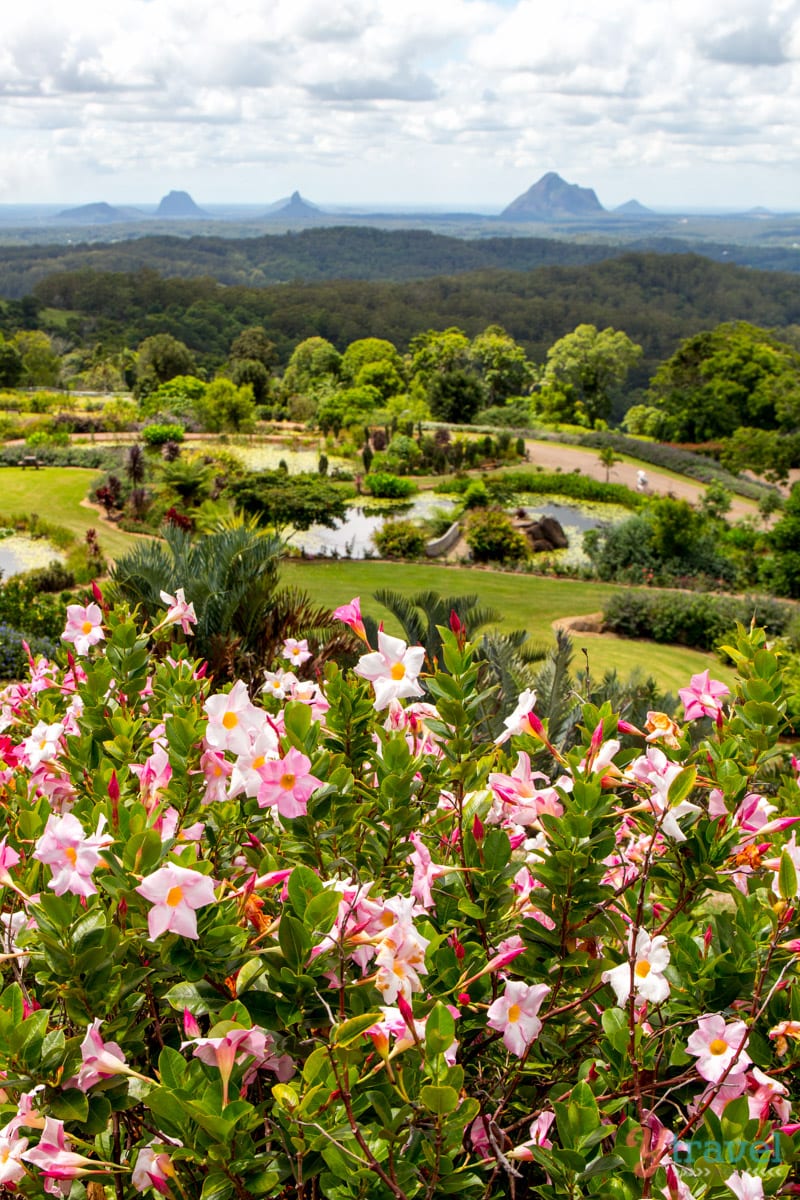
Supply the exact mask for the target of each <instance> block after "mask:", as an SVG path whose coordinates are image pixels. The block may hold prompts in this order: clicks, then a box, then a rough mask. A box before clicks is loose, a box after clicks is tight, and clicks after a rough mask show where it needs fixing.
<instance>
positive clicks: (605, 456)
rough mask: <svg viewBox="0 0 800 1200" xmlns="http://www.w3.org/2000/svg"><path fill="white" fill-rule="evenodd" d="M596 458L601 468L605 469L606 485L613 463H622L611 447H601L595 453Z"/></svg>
mask: <svg viewBox="0 0 800 1200" xmlns="http://www.w3.org/2000/svg"><path fill="white" fill-rule="evenodd" d="M597 457H598V458H599V460H600V464H601V466H604V467H605V469H606V483H608V481H609V477H610V475H611V468H612V467H613V466H614V464H615V463H618V462H622V459H621V458H620V456H619V455H618V454H617V452H616V450H615V449H614V447H613V446H603V447H602V448H601V449H600V450H599V451H598V452H597Z"/></svg>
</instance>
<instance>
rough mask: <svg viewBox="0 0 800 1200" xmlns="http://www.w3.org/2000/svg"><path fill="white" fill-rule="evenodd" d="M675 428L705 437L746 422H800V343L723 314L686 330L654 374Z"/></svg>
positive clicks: (654, 396) (676, 433) (686, 436)
mask: <svg viewBox="0 0 800 1200" xmlns="http://www.w3.org/2000/svg"><path fill="white" fill-rule="evenodd" d="M647 395H648V399H649V401H650V402H651V403H652V404H655V405H657V406H658V407H659V408H660V409H661V410H662V411H663V412H664V413H665V414H666V416H667V419H668V422H669V428H670V432H671V434H672V436H673V437H674V438H676V439H678V440H681V441H693V442H702V441H708V440H710V439H712V438H722V437H732V436H733V435H734V434H735V432H736V430H737V429H738V428H740V427H741V426H752V427H757V428H759V429H777V428H781V429H785V430H792V429H795V428H797V426H798V425H800V351H797V350H795V349H794V348H793V347H791V346H787V345H786V344H785V343H783V342H780V341H778V339H777V338H775V337H773V335H772V334H771V333H768V332H767V330H766V329H759V328H758V327H757V326H755V325H750V324H748V323H747V322H745V321H738V322H726V323H724V324H722V325H718V326H717V327H716V328H715V329H712V330H706V331H704V332H702V333H698V334H695V336H694V337H690V338H687V339H686V340H685V341H684V342H682V343H681V345H680V346H679V347H678V349H677V350H676V351H675V353H674V354H673V355H672V357H671V358H669V359H668V360H667V361H666V362H665V363H663V364H662V365H661V366H660V367H659V368H658V370H657V371H656V373H655V375H654V376H653V378H652V379H651V381H650V388H649V391H648V393H647Z"/></svg>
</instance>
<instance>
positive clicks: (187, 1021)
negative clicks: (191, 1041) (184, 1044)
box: [183, 1008, 200, 1038]
mask: <svg viewBox="0 0 800 1200" xmlns="http://www.w3.org/2000/svg"><path fill="white" fill-rule="evenodd" d="M183 1029H184V1033H185V1034H186V1036H187V1038H197V1037H200V1026H199V1025H198V1024H197V1021H196V1020H195V1018H194V1016H193V1015H192V1014H191V1013H190V1012H189V1010H188V1008H185V1009H184V1010H183Z"/></svg>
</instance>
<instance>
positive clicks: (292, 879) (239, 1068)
mask: <svg viewBox="0 0 800 1200" xmlns="http://www.w3.org/2000/svg"><path fill="white" fill-rule="evenodd" d="M186 591H187V592H189V593H190V591H191V581H189V580H187V581H186ZM163 600H164V603H165V606H166V615H165V617H164V619H163V620H161V621H160V623H158V624H157V625H156V626H155V628H153V629H150V630H141V629H140V628H139V626H138V623H137V617H136V614H135V613H134V614H131V613H129V612H128V611H126V610H122V609H120V610H117V611H108V610H107V609H106V607H105V605H104V604H103V600H102V597H101V596H100V594H99V592H98V593H97V595H96V603H93V604H90V605H88V606H87V607H85V608H84V607H83V606H79V605H74V606H72V607H71V608H70V611H69V614H68V623H67V628H66V630H65V634H64V637H65V639H66V641H67V646H66V648H65V650H64V661H63V663H62V664H60V665H59V664H56V663H53V662H47V661H45V660H43V659H39V660H38V661H36V662H32V663H31V673H30V679H29V681H27V682H25V683H20V684H15V685H13V686H11V687H9V688H7V689H6V691H5V692H4V693H2V694H0V720H1V722H2V723H1V725H0V756H2V764H0V766H2V770H1V772H0V786H2V803H3V808H2V814H3V828H2V830H0V833H2V840H0V887H1V888H2V893H1V895H2V909H1V910H0V920H1V921H2V926H3V934H2V938H3V945H2V955H1V957H2V972H3V990H2V993H1V994H0V1071H1V1072H2V1078H0V1086H1V1087H2V1091H0V1192H2V1194H10V1193H12V1192H14V1191H16V1192H18V1193H19V1194H22V1195H25V1196H31V1197H37V1196H42V1195H43V1194H45V1193H47V1194H54V1195H63V1196H69V1197H70V1198H71V1200H79V1198H84V1197H86V1198H88V1200H99V1198H100V1197H106V1198H108V1200H124V1198H126V1197H133V1196H135V1195H138V1194H140V1193H143V1192H148V1191H155V1192H158V1193H160V1194H163V1195H166V1196H171V1197H173V1198H174V1200H178V1198H182V1200H228V1198H229V1197H233V1198H235V1200H248V1198H250V1197H261V1196H270V1197H286V1198H287V1200H289V1198H291V1200H315V1198H317V1197H330V1198H332V1200H355V1198H356V1197H369V1198H370V1200H405V1198H408V1200H411V1198H412V1197H413V1198H416V1200H432V1198H433V1197H437V1198H438V1197H444V1196H450V1195H459V1196H463V1197H467V1198H468V1200H482V1198H485V1200H489V1198H492V1197H519V1198H522V1197H529V1196H535V1197H542V1198H543V1200H550V1198H567V1197H569V1198H577V1197H584V1196H597V1197H609V1198H611V1200H639V1198H640V1197H652V1196H664V1197H667V1198H668V1200H686V1198H689V1197H695V1198H697V1200H700V1198H703V1200H717V1198H720V1200H722V1198H723V1197H728V1198H730V1197H731V1196H732V1195H735V1196H736V1197H738V1198H739V1200H758V1198H759V1197H761V1196H774V1195H777V1194H782V1195H785V1194H788V1193H789V1192H793V1191H797V1190H798V1187H797V1184H795V1183H793V1182H792V1179H793V1178H794V1176H793V1172H794V1166H793V1163H794V1158H795V1140H796V1138H795V1134H796V1133H797V1131H798V1130H800V1124H798V1123H797V1120H796V1118H797V1114H796V1107H795V1097H796V1092H797V1087H798V1085H797V1083H796V1079H795V1072H796V1067H797V1063H798V1056H799V1055H798V1044H799V1043H800V988H798V980H797V965H798V961H800V938H798V936H797V932H796V930H795V929H794V928H793V924H794V917H795V905H796V903H797V897H798V890H799V889H798V878H799V872H800V847H798V845H797V839H796V834H795V832H794V830H793V825H794V822H795V821H797V820H800V817H798V816H796V815H794V814H795V813H797V812H798V798H799V792H798V775H797V764H795V763H794V760H792V759H791V758H789V757H788V756H787V755H786V754H785V753H784V751H783V748H782V747H781V746H780V744H779V741H778V738H779V734H780V732H781V729H782V724H783V722H782V713H783V709H784V698H783V695H782V677H781V668H780V662H779V659H778V657H777V656H776V654H775V653H773V652H772V651H771V650H770V649H769V647H768V645H767V643H766V639H765V636H764V635H763V633H761V632H759V631H758V630H754V631H750V632H745V631H744V630H740V631H739V635H738V642H737V645H736V646H733V647H731V648H730V651H731V653H732V654H733V655H734V656H735V658H736V660H737V663H738V667H739V671H740V683H739V684H738V687H737V692H736V694H735V695H730V694H728V693H727V689H725V688H724V687H723V686H722V685H721V684H717V683H716V682H715V681H714V680H711V679H709V677H708V674H707V673H704V674H703V675H698V676H695V678H694V679H693V680H692V681H691V683H690V684H689V685H688V686H687V687H686V688H685V689H683V690H682V696H681V698H682V700H683V703H684V713H685V717H684V721H683V723H675V722H673V721H672V720H670V719H669V718H668V717H666V716H665V715H664V714H661V713H651V714H650V715H649V718H648V721H647V724H646V727H645V728H644V729H636V728H633V727H632V726H631V725H629V724H627V723H625V722H623V721H620V719H619V718H618V717H617V716H616V715H615V714H614V713H613V712H612V711H611V709H610V707H609V706H607V705H606V706H604V707H603V708H600V709H597V708H594V707H592V706H591V705H589V704H586V705H585V706H584V708H583V726H582V734H583V741H582V744H581V745H580V746H578V747H577V748H575V749H571V750H569V751H564V750H563V749H560V748H559V747H558V746H557V745H555V744H553V743H552V742H551V740H550V735H549V733H548V729H547V722H546V721H544V720H542V719H541V718H540V717H539V716H537V714H536V711H535V709H536V703H535V701H536V698H535V696H534V695H533V694H532V693H531V692H526V693H523V695H522V696H521V697H520V698H519V703H518V704H517V705H516V707H515V708H514V711H513V712H504V713H501V714H500V717H501V719H502V730H503V731H502V732H501V734H500V736H499V737H497V738H496V740H492V738H491V736H489V735H488V734H486V733H485V732H483V731H485V729H486V724H485V714H486V712H487V705H490V704H491V701H492V696H491V695H490V694H488V693H487V692H485V691H482V690H481V686H480V679H481V677H482V676H481V672H480V669H479V663H478V662H477V661H476V653H475V649H474V647H473V646H472V645H471V644H470V643H469V641H468V640H467V637H466V631H465V630H464V629H463V627H462V626H461V625H460V623H459V622H458V620H457V619H454V620H453V622H452V626H453V627H452V628H451V629H449V630H443V631H442V637H443V661H442V662H441V663H431V662H428V661H427V660H425V657H424V653H425V652H424V650H423V649H422V648H421V647H407V646H406V645H405V643H403V642H401V641H399V639H397V638H392V637H389V636H388V635H386V634H385V633H383V632H381V633H380V634H379V636H378V645H377V647H376V648H374V649H373V648H370V647H367V650H366V652H365V654H364V655H363V656H362V658H361V659H360V661H359V663H358V664H357V666H356V668H355V670H354V671H342V670H340V669H339V668H338V667H336V666H335V665H329V666H328V667H327V669H326V674H325V678H324V679H320V680H317V681H314V680H313V679H312V680H308V679H306V680H301V679H298V678H297V676H296V675H295V674H293V673H292V671H291V670H284V669H282V668H281V667H280V665H279V664H273V666H274V670H272V671H271V672H269V673H268V676H267V678H266V680H265V682H264V689H263V691H262V692H261V694H260V695H259V696H256V697H254V696H253V695H251V694H250V693H249V692H248V689H247V687H246V686H245V684H244V683H242V682H237V683H235V684H234V685H233V686H232V687H231V688H229V689H228V690H226V691H224V692H221V691H218V690H215V687H214V684H213V682H212V681H210V680H209V679H208V678H207V676H206V668H205V666H204V665H203V664H200V663H198V662H195V661H193V660H192V658H191V655H190V645H191V628H192V623H193V620H194V613H193V610H192V606H191V602H190V601H187V600H186V598H185V596H184V594H183V592H182V591H179V592H178V593H177V594H176V596H170V595H167V594H166V593H165V594H164V595H163ZM337 615H338V616H339V617H340V619H341V620H343V621H345V623H346V624H348V625H349V626H350V628H351V629H352V630H353V632H354V633H355V634H356V635H357V636H358V637H361V638H362V639H363V640H365V641H366V634H365V631H364V625H363V622H362V620H361V613H360V608H359V605H358V602H357V601H354V602H353V603H352V604H351V605H346V606H344V607H343V608H342V609H340V610H339V611H338V614H337ZM306 655H307V647H306V646H305V644H304V643H303V642H298V641H289V642H287V645H286V656H287V660H288V662H289V665H290V667H291V666H296V667H297V668H298V669H301V668H302V667H303V664H304V663H305V662H306ZM511 707H512V705H508V708H511ZM499 723H500V722H498V724H499ZM731 1147H733V1150H731V1151H730V1153H729V1152H728V1151H729V1148H731ZM737 1148H738V1149H737Z"/></svg>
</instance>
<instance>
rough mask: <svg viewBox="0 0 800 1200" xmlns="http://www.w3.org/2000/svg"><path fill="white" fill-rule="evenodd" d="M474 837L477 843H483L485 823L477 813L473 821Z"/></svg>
mask: <svg viewBox="0 0 800 1200" xmlns="http://www.w3.org/2000/svg"><path fill="white" fill-rule="evenodd" d="M472 836H473V837H474V838H475V841H476V842H482V841H483V821H481V819H480V817H479V816H478V814H477V813H476V814H475V816H474V817H473V819H472Z"/></svg>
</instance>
